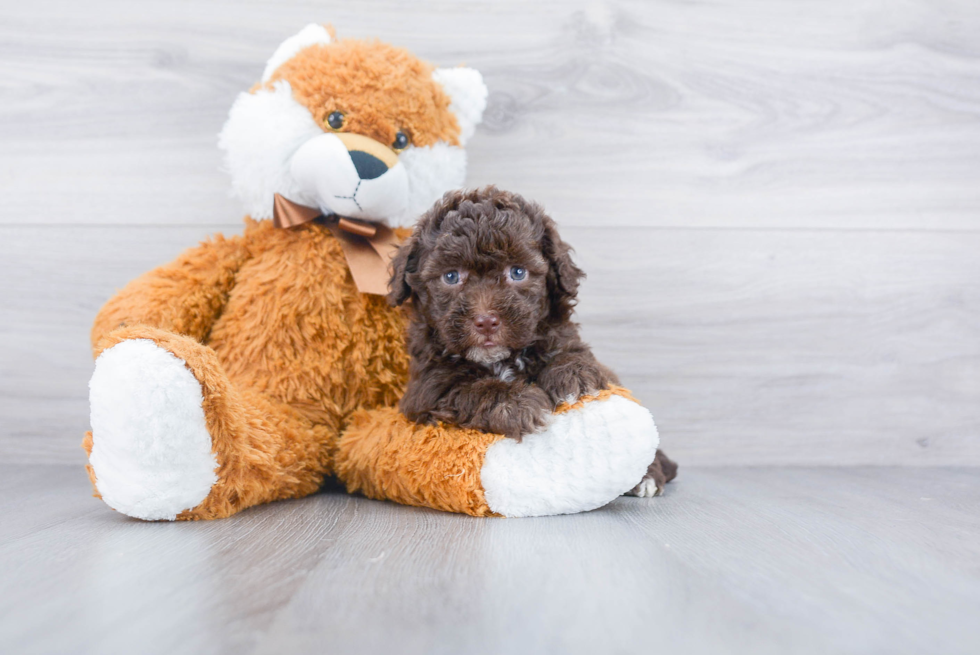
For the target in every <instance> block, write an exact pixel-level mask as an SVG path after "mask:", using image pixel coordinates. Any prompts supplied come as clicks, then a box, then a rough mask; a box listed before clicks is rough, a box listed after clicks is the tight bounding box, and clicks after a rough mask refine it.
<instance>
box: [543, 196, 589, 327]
mask: <svg viewBox="0 0 980 655" xmlns="http://www.w3.org/2000/svg"><path fill="white" fill-rule="evenodd" d="M538 216H539V220H540V221H541V224H542V226H543V227H544V234H543V236H542V237H541V254H543V255H544V257H545V259H547V260H548V277H547V283H548V295H549V297H550V300H551V315H552V316H553V317H555V318H560V319H562V320H564V319H567V318H568V317H569V316H570V315H571V313H572V307H574V306H575V298H576V296H577V295H578V284H579V281H580V280H581V279H582V278H584V277H585V273H583V272H582V269H580V268H579V267H578V266H576V265H575V262H573V261H572V247H571V246H569V245H568V244H567V243H565V242H564V241H562V240H561V237H560V236H558V226H557V225H555V222H554V221H553V220H551V218H550V217H548V216H547V215H546V214H545V213H544V212H543V211H541V210H540V209H538Z"/></svg>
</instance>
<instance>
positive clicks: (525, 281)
mask: <svg viewBox="0 0 980 655" xmlns="http://www.w3.org/2000/svg"><path fill="white" fill-rule="evenodd" d="M570 253H571V248H569V246H568V245H567V244H565V242H564V241H562V240H561V238H560V237H559V236H558V231H557V229H556V227H555V223H554V221H552V220H551V218H549V217H548V216H547V215H546V214H545V213H544V211H543V210H542V209H541V207H540V206H538V205H537V204H535V203H533V202H528V201H526V200H525V199H524V198H522V197H521V196H519V195H517V194H513V193H508V192H506V191H501V190H499V189H497V188H495V187H492V186H491V187H486V188H483V189H478V190H474V191H451V192H449V193H447V194H446V195H445V196H444V197H443V198H442V200H440V201H439V202H437V203H436V205H435V206H434V207H432V208H431V209H430V210H429V211H428V212H427V213H426V214H425V215H423V216H422V218H421V219H420V220H419V222H418V224H417V225H416V227H415V232H414V233H413V235H412V236H411V238H410V239H409V240H408V241H407V242H406V243H405V244H404V245H403V246H402V248H401V249H400V251H399V252H398V255H397V256H396V257H395V259H394V262H393V269H394V275H393V277H392V282H391V288H392V291H391V293H390V295H389V300H390V301H391V302H392V303H393V304H395V305H399V304H402V303H404V302H405V301H407V300H409V299H411V301H412V302H411V312H410V315H411V322H410V325H409V330H408V350H409V355H410V356H411V364H410V370H409V383H408V390H407V391H406V393H405V396H404V397H403V398H402V401H401V409H402V411H403V412H404V413H405V415H406V416H408V418H410V419H412V420H415V421H420V422H435V421H445V422H447V423H454V424H456V425H460V426H463V427H472V428H476V429H480V430H484V431H487V432H496V433H498V434H504V435H506V436H509V437H520V436H521V435H523V434H527V433H529V432H533V431H534V430H536V429H537V428H539V427H541V426H542V425H544V424H545V422H546V421H547V420H548V417H549V416H550V414H551V412H552V411H553V410H554V409H555V407H556V406H557V405H558V403H560V402H561V401H562V400H565V399H568V398H577V397H579V396H581V395H583V394H587V393H591V392H595V391H598V390H600V389H603V388H605V387H607V386H608V385H609V384H611V383H614V382H617V379H616V376H615V374H614V373H613V372H612V371H610V370H609V369H608V368H606V367H605V366H603V365H602V364H600V363H599V362H598V361H597V360H596V358H595V357H594V356H593V354H592V351H591V350H589V347H588V346H587V345H586V344H585V343H584V342H583V341H582V339H581V338H580V337H579V332H578V326H577V325H576V324H575V323H573V322H572V321H571V315H572V308H573V307H574V305H575V295H576V292H577V290H578V285H579V280H580V279H581V278H582V277H583V276H584V274H583V273H582V271H581V270H580V269H579V268H578V267H577V266H576V265H575V264H574V262H573V261H572V258H571V255H570Z"/></svg>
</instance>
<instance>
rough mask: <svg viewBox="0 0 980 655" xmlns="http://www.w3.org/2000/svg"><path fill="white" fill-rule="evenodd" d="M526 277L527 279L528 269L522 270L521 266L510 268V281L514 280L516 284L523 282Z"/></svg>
mask: <svg viewBox="0 0 980 655" xmlns="http://www.w3.org/2000/svg"><path fill="white" fill-rule="evenodd" d="M526 277H527V269H526V268H522V267H520V266H511V267H510V279H512V280H514V281H515V282H520V281H521V280H523V279H524V278H526Z"/></svg>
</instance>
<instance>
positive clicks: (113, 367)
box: [89, 339, 218, 521]
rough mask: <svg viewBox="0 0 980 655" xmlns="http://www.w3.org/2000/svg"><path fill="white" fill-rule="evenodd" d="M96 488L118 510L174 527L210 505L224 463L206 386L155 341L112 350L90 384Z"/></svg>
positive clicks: (132, 342) (105, 354)
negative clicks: (216, 450) (187, 513)
mask: <svg viewBox="0 0 980 655" xmlns="http://www.w3.org/2000/svg"><path fill="white" fill-rule="evenodd" d="M89 401H90V406H91V422H92V439H93V445H92V452H91V455H90V456H89V463H90V464H91V465H92V468H93V469H94V470H95V477H96V487H97V488H98V490H99V493H100V494H101V495H102V499H103V500H104V501H105V502H106V504H108V505H109V506H110V507H112V508H113V509H115V510H117V511H119V512H122V513H123V514H126V515H128V516H133V517H136V518H140V519H144V520H171V521H172V520H174V519H175V518H176V516H177V514H179V513H180V512H182V511H184V510H187V509H192V508H194V507H196V506H197V505H198V504H200V503H201V501H203V500H204V499H205V498H206V497H207V496H208V494H209V493H210V491H211V487H212V486H213V485H214V483H215V482H216V481H217V479H218V478H217V475H216V473H215V469H216V468H217V466H218V462H217V459H216V458H215V456H214V454H213V453H212V443H211V435H210V434H209V433H208V429H207V423H206V420H205V416H204V409H203V406H202V405H203V396H202V394H201V385H200V383H199V382H198V381H197V379H196V378H195V377H194V374H193V373H192V372H191V371H190V370H189V369H188V368H187V366H186V365H185V363H184V361H183V360H181V359H179V358H177V357H176V356H174V355H173V354H172V353H170V352H169V351H167V350H165V349H163V348H161V347H160V346H158V345H157V344H156V343H154V342H153V341H151V340H149V339H132V340H129V341H123V342H122V343H119V344H117V345H115V346H113V347H112V348H108V349H107V350H105V351H104V352H103V353H102V354H101V355H100V356H99V358H98V360H97V361H96V363H95V372H94V373H93V374H92V379H91V381H90V382H89Z"/></svg>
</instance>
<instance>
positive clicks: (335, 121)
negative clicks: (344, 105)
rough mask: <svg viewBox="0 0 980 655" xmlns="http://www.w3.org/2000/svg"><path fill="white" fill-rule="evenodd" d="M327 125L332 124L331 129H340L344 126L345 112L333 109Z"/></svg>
mask: <svg viewBox="0 0 980 655" xmlns="http://www.w3.org/2000/svg"><path fill="white" fill-rule="evenodd" d="M327 125H329V126H330V129H331V130H339V129H340V128H342V127H343V126H344V112H342V111H332V112H330V115H329V116H327Z"/></svg>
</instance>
